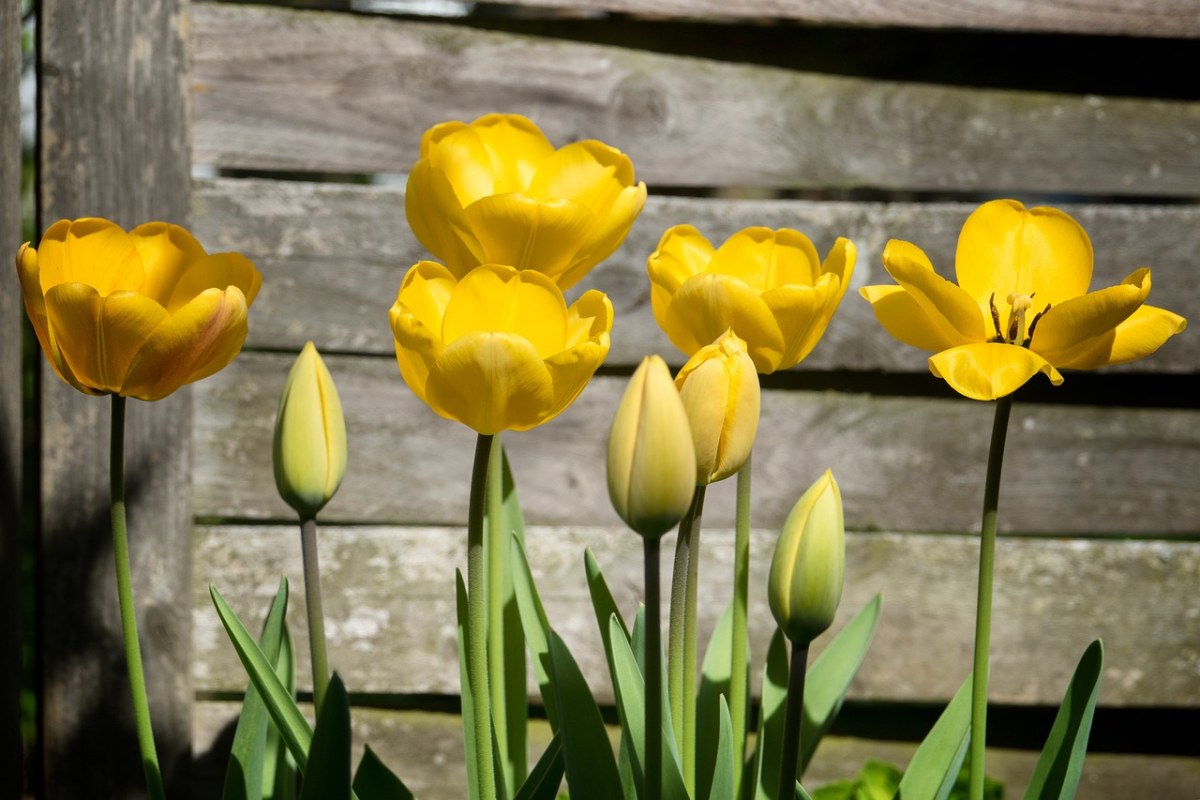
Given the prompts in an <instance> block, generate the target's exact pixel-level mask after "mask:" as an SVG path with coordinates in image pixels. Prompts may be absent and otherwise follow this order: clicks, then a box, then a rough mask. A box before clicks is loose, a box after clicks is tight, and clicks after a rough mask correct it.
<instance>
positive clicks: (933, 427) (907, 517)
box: [193, 352, 1200, 537]
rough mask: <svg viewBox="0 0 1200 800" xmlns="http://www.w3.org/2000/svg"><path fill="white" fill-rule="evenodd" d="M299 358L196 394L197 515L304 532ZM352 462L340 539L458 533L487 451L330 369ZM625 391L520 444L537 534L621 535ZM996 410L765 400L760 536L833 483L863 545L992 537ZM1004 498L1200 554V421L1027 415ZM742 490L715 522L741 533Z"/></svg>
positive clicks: (351, 369)
mask: <svg viewBox="0 0 1200 800" xmlns="http://www.w3.org/2000/svg"><path fill="white" fill-rule="evenodd" d="M291 361H292V356H290V355H288V354H282V353H253V352H251V353H243V354H242V355H241V356H240V357H239V358H237V359H236V360H235V361H234V362H233V364H231V365H230V366H229V367H227V368H226V369H225V370H224V371H222V372H221V373H220V374H218V375H216V376H213V377H212V378H210V379H207V380H205V381H202V382H201V383H199V384H197V389H196V392H195V403H196V413H195V423H194V437H195V443H194V452H195V455H194V482H193V487H194V504H195V508H196V513H197V514H198V515H199V516H200V517H202V518H203V517H209V518H222V519H278V520H290V519H292V518H293V513H292V512H291V511H290V510H289V509H288V508H287V507H286V506H285V505H284V504H283V501H281V500H280V499H279V498H278V496H277V494H276V491H275V485H274V481H273V480H272V467H271V440H272V436H273V431H274V417H275V409H276V405H277V403H278V396H279V392H280V391H281V390H282V387H283V382H284V380H285V378H286V376H287V373H288V370H289V369H290V365H291ZM326 362H327V363H328V364H329V368H330V370H331V371H332V374H333V376H334V379H335V381H336V382H337V385H338V388H339V392H340V394H341V398H342V404H343V407H344V409H345V414H346V425H347V430H348V435H349V443H350V462H349V467H348V471H347V474H346V479H345V481H344V483H343V484H342V488H341V491H340V492H339V494H338V495H337V497H335V498H334V500H333V501H332V502H331V503H330V504H329V505H328V506H327V507H326V509H325V510H324V511H323V512H322V517H323V518H324V519H326V520H327V521H329V522H338V521H351V522H395V523H402V524H427V523H434V524H451V525H454V524H459V523H460V522H462V521H463V520H465V514H466V508H467V488H468V487H467V483H468V476H469V474H470V465H471V458H472V455H471V454H472V452H473V449H474V441H475V435H474V433H473V432H472V431H470V430H469V429H468V428H466V427H465V426H463V425H460V424H458V423H454V422H450V421H447V420H443V419H441V418H439V417H437V416H436V415H434V413H433V412H432V411H430V410H429V408H428V407H426V406H425V405H424V404H423V403H421V402H420V401H419V400H418V399H417V398H416V397H415V395H413V394H412V393H411V392H410V390H409V389H408V387H407V386H405V385H404V382H403V381H402V380H401V378H400V374H399V369H398V368H397V366H396V363H395V359H394V358H380V357H350V356H330V357H328V358H327V359H326ZM624 385H625V381H624V379H622V378H617V377H605V376H600V377H597V378H595V379H593V381H592V382H591V384H590V385H589V386H588V387H587V389H586V390H585V391H584V392H583V394H582V395H581V396H580V398H579V399H578V400H577V401H576V402H575V403H574V404H573V405H572V406H571V407H570V408H568V409H567V410H566V411H565V412H564V413H563V414H562V415H561V416H559V417H558V418H556V419H554V420H552V421H551V422H549V423H547V424H546V425H543V426H541V427H539V428H536V429H534V430H532V431H528V432H525V433H510V434H507V435H506V436H505V443H506V446H507V447H508V449H509V452H510V455H511V457H512V461H513V469H514V470H515V472H516V476H517V480H518V485H519V486H520V489H521V494H522V497H523V502H524V504H525V508H526V511H527V514H528V517H529V519H530V520H531V521H532V522H534V523H539V524H568V525H616V524H618V523H619V519H618V518H617V516H616V514H615V513H614V512H613V510H612V507H611V505H610V504H609V500H608V491H607V488H606V486H607V484H606V479H605V474H604V469H605V465H604V453H605V448H606V447H607V439H608V429H609V426H610V424H611V420H612V415H613V412H614V411H615V409H616V406H617V402H618V400H619V399H620V394H621V392H622V391H624ZM990 427H991V408H990V406H988V405H987V404H984V403H977V402H974V401H969V400H964V399H962V398H955V399H947V400H940V399H921V398H905V397H878V396H870V395H862V394H845V393H838V392H793V391H785V390H768V391H766V392H765V393H764V397H763V403H762V418H761V422H760V433H759V439H758V443H757V446H756V451H755V456H754V466H753V469H754V520H755V524H758V525H762V526H764V527H772V526H777V525H780V524H782V522H783V520H784V518H785V517H786V516H787V513H788V512H789V511H790V510H791V507H792V505H793V504H794V503H795V501H796V499H797V498H798V497H799V496H800V494H801V493H802V492H803V490H804V489H805V488H807V486H808V485H809V484H810V483H811V482H812V481H813V480H815V479H816V477H817V476H818V475H819V474H820V473H821V471H822V470H824V469H825V468H827V467H828V468H832V469H833V470H834V473H835V474H836V475H837V476H838V479H839V482H840V483H841V486H842V492H843V495H844V497H845V504H846V519H847V524H848V525H849V526H850V527H851V528H856V529H874V530H909V531H950V532H963V531H972V530H977V529H978V525H979V513H980V512H979V509H980V503H981V498H982V491H983V489H982V487H983V478H984V466H985V462H986V459H987V446H988V432H989V431H990ZM1010 428H1011V431H1010V435H1009V439H1008V454H1007V457H1006V464H1005V469H1006V471H1005V475H1004V482H1003V486H1002V493H1001V501H1000V502H1001V513H1000V525H1001V528H1002V530H1005V531H1015V532H1025V533H1050V534H1056V535H1066V534H1128V533H1136V534H1149V535H1163V536H1185V537H1187V536H1195V535H1196V534H1197V530H1198V529H1197V521H1198V520H1200V494H1198V493H1197V492H1196V476H1197V475H1200V411H1197V410H1174V409H1129V408H1096V407H1090V406H1065V405H1038V404H1032V403H1018V404H1017V405H1016V409H1015V411H1014V415H1013V420H1012V422H1011V425H1010ZM733 494H734V487H733V481H727V482H725V483H722V484H719V485H717V486H714V487H712V488H711V489H710V491H709V493H708V500H707V504H706V508H705V519H706V520H708V521H709V522H711V524H714V525H732V520H733V505H734V503H733Z"/></svg>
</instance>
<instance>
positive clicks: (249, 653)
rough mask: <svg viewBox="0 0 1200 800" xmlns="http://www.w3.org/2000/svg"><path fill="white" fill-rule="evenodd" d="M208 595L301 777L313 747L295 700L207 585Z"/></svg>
mask: <svg viewBox="0 0 1200 800" xmlns="http://www.w3.org/2000/svg"><path fill="white" fill-rule="evenodd" d="M208 592H209V594H210V595H211V596H212V601H213V605H215V606H216V608H217V614H218V615H219V616H220V617H221V624H222V625H224V626H225V631H226V633H228V634H229V639H230V641H232V642H233V648H234V650H236V651H237V654H238V658H240V659H241V661H242V666H243V667H245V669H246V672H247V674H249V676H250V680H251V681H253V682H254V687H255V688H256V689H258V693H259V694H260V695H261V696H262V698H263V703H264V704H265V705H266V707H267V711H269V712H270V714H271V719H272V720H273V721H274V722H275V727H277V728H278V729H279V733H280V735H281V736H282V737H283V740H284V742H286V743H287V746H288V750H289V751H290V752H291V754H292V758H294V759H296V765H297V766H298V767H299V768H300V772H301V774H303V773H304V770H305V768H306V767H307V766H308V748H309V746H310V745H311V744H312V728H310V727H309V725H308V720H306V719H305V718H304V715H303V714H301V713H300V707H299V706H297V705H296V700H295V698H293V697H292V695H291V693H290V692H288V690H287V689H285V688H284V686H283V683H282V682H281V681H280V680H279V676H277V675H276V674H275V665H274V664H273V663H272V662H271V661H269V660H268V659H267V657H266V656H265V655H263V652H262V650H260V649H259V648H258V645H257V644H256V643H255V641H254V638H253V637H252V636H250V632H249V631H247V630H246V626H245V625H243V624H242V621H241V620H240V619H238V617H237V614H234V613H233V609H231V608H230V607H229V604H228V603H226V602H225V598H224V597H221V593H220V592H218V591H217V587H216V586H214V585H212V584H210V585H209V587H208Z"/></svg>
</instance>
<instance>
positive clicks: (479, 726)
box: [467, 433, 499, 800]
mask: <svg viewBox="0 0 1200 800" xmlns="http://www.w3.org/2000/svg"><path fill="white" fill-rule="evenodd" d="M495 440H496V437H495V436H491V435H488V434H483V433H481V434H479V439H478V440H477V441H476V443H475V463H474V466H473V468H472V470H471V500H470V508H469V510H468V512H467V645H468V651H467V652H468V657H467V682H468V684H469V686H470V692H471V700H472V702H473V703H474V706H475V711H474V724H475V752H474V753H469V754H468V756H467V757H468V758H474V759H475V765H476V766H475V779H476V780H477V781H478V786H477V787H476V788H477V789H478V791H477V792H476V795H475V797H476V798H477V800H495V797H496V773H495V771H494V770H495V762H494V760H493V755H492V709H491V705H492V704H491V697H490V696H489V695H488V657H487V627H488V626H487V623H488V617H487V611H488V609H487V593H486V590H485V588H484V587H485V584H486V579H487V574H486V572H485V562H484V553H483V511H484V504H485V503H486V501H487V473H488V463H489V462H490V461H491V453H492V444H493V442H494V441H495ZM496 449H499V447H498V446H497V448H496Z"/></svg>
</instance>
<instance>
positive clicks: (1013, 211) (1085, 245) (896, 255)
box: [861, 200, 1187, 400]
mask: <svg viewBox="0 0 1200 800" xmlns="http://www.w3.org/2000/svg"><path fill="white" fill-rule="evenodd" d="M883 264H884V266H885V267H886V268H887V271H888V273H890V274H891V276H892V277H893V278H895V279H896V281H897V283H899V285H898V286H866V287H864V288H863V289H862V290H861V292H862V296H863V297H865V298H866V299H867V300H869V301H870V302H871V305H872V308H873V309H874V311H875V316H876V317H877V318H878V319H879V321H880V323H882V324H883V327H884V328H886V329H887V331H888V333H890V334H892V335H893V336H895V337H896V338H897V339H899V340H900V341H902V342H904V343H906V344H910V345H912V346H914V347H919V348H921V349H923V350H931V351H935V355H934V356H932V357H931V358H930V359H929V368H930V370H931V371H932V372H933V374H934V375H937V376H938V377H941V378H943V379H945V381H946V382H947V383H949V384H950V386H951V387H953V388H954V390H955V391H957V392H959V393H960V394H962V395H965V396H967V397H970V398H974V399H976V400H994V399H996V398H998V397H1003V396H1005V395H1008V394H1011V393H1012V392H1014V391H1016V390H1017V389H1018V388H1020V387H1021V386H1022V385H1024V384H1025V382H1026V381H1028V380H1029V379H1030V378H1032V377H1033V376H1034V375H1036V374H1038V373H1039V372H1040V373H1043V374H1045V375H1046V376H1047V377H1048V378H1049V379H1050V381H1051V383H1053V384H1055V385H1058V384H1060V383H1062V380H1063V378H1062V375H1061V374H1060V373H1059V370H1060V369H1096V368H1098V367H1103V366H1107V365H1109V364H1121V363H1124V362H1127V361H1133V360H1135V359H1138V358H1142V357H1143V356H1147V355H1149V354H1151V353H1153V352H1154V351H1155V350H1157V349H1158V348H1159V347H1160V346H1161V345H1162V344H1163V342H1165V341H1166V340H1167V339H1168V338H1170V337H1171V336H1174V335H1175V334H1177V333H1179V332H1180V331H1182V330H1183V329H1184V328H1185V327H1186V325H1187V322H1186V320H1184V318H1183V317H1181V316H1179V315H1178V314H1174V313H1172V312H1170V311H1166V310H1164V309H1161V308H1154V307H1152V306H1147V305H1143V303H1144V302H1145V300H1146V297H1147V295H1149V294H1150V270H1148V269H1145V268H1143V269H1139V270H1136V271H1135V272H1133V274H1131V275H1130V276H1129V277H1127V278H1126V279H1125V280H1124V281H1122V282H1121V283H1120V284H1119V285H1117V286H1110V287H1109V288H1107V289H1101V290H1100V291H1096V292H1089V291H1088V287H1089V285H1090V284H1091V280H1092V245H1091V242H1090V241H1089V240H1088V237H1087V234H1086V233H1085V232H1084V230H1083V228H1082V227H1081V226H1080V225H1079V223H1078V222H1076V221H1075V220H1074V219H1072V218H1071V217H1070V216H1068V215H1067V214H1064V213H1063V212H1062V211H1059V210H1058V209H1055V208H1033V209H1028V210H1027V209H1026V208H1025V207H1024V206H1022V205H1021V204H1020V203H1018V202H1017V201H1015V200H993V201H991V202H988V203H984V204H983V205H981V206H980V207H979V208H977V209H976V210H975V211H974V212H973V213H972V214H971V216H970V217H968V218H967V221H966V223H965V224H964V225H963V229H962V233H960V234H959V238H958V251H957V253H956V255H955V269H956V271H957V273H958V285H955V284H954V283H951V282H950V281H948V280H946V279H944V278H942V277H941V276H939V275H938V274H937V273H936V272H934V270H933V265H932V264H931V263H930V261H929V258H928V257H927V256H926V255H925V253H924V252H922V251H921V250H920V249H919V248H917V247H916V246H915V245H912V244H909V243H908V242H902V241H899V240H895V239H893V240H892V241H890V242H888V245H887V247H886V248H885V249H884V251H883Z"/></svg>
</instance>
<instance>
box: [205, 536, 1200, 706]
mask: <svg viewBox="0 0 1200 800" xmlns="http://www.w3.org/2000/svg"><path fill="white" fill-rule="evenodd" d="M776 536H777V534H776V533H775V532H772V531H769V530H764V529H761V528H756V529H754V531H753V533H752V535H751V553H750V563H751V568H750V573H751V574H750V586H751V587H752V590H751V595H750V607H749V613H748V617H749V620H750V633H751V640H752V644H753V647H752V649H753V652H754V653H755V654H757V659H758V660H759V663H761V659H762V657H763V655H764V653H765V652H766V642H767V640H768V637H769V635H770V633H771V631H773V630H774V620H773V618H772V616H771V612H770V610H769V609H768V607H767V599H766V592H765V587H766V573H767V569H768V567H769V564H770V559H771V553H772V552H773V550H774V546H775V538H776ZM319 539H320V549H321V568H322V578H321V580H322V587H323V600H324V607H325V627H326V633H327V635H328V637H329V640H330V650H329V652H330V662H331V667H332V668H334V669H338V670H339V671H340V672H341V674H342V675H343V676H344V677H345V679H346V683H347V685H348V687H349V688H350V689H351V691H355V692H371V693H382V694H393V693H395V694H438V695H454V694H457V693H458V670H457V668H456V667H455V666H454V665H455V663H456V658H457V645H456V638H455V636H456V634H455V622H454V620H455V611H454V570H455V568H459V569H462V568H463V567H464V565H465V558H466V556H465V552H466V537H465V533H464V531H463V529H461V528H383V527H336V526H325V527H324V528H323V529H322V530H321V533H320V536H319ZM702 540H703V544H702V551H701V552H702V557H701V581H703V582H704V585H706V586H708V587H711V588H709V589H705V590H702V591H701V592H700V611H699V627H700V629H701V634H700V635H701V637H702V638H701V641H707V637H708V632H709V631H710V630H711V629H712V626H713V625H714V623H715V621H716V619H717V618H718V617H719V615H720V613H721V611H722V609H723V608H724V606H725V605H726V603H727V602H728V600H727V598H728V597H729V589H728V588H727V587H728V586H729V585H730V582H731V580H732V578H731V576H732V572H733V567H732V563H733V553H732V551H733V546H732V541H733V536H732V533H731V531H730V530H728V529H711V530H705V531H704V533H703V535H702ZM194 542H195V548H194V556H195V557H194V581H193V583H194V586H195V589H194V594H193V600H194V604H193V609H194V613H193V648H194V651H195V662H194V676H193V678H194V682H195V686H196V687H197V691H231V690H232V691H238V690H240V689H241V687H242V686H243V685H244V683H245V678H244V674H243V673H242V670H241V667H240V665H239V664H238V662H237V659H236V656H235V655H234V653H233V650H232V647H231V646H230V644H229V642H228V640H227V638H226V635H225V633H224V630H223V629H222V628H221V625H220V622H219V620H218V618H217V615H216V613H215V611H213V609H212V604H211V601H210V600H209V597H208V585H209V584H210V583H215V584H216V585H217V586H218V587H219V588H220V590H221V592H222V594H223V595H224V596H225V597H226V599H227V600H228V601H229V602H230V604H231V605H232V606H233V608H234V609H235V610H237V611H238V612H239V613H240V614H241V615H243V618H244V619H245V620H247V624H248V625H250V626H252V627H253V626H257V625H258V624H259V620H261V618H262V615H263V614H265V611H266V608H267V606H268V605H269V603H270V599H271V597H272V596H273V595H274V592H275V589H276V587H277V584H278V580H279V575H281V574H283V575H287V576H288V577H289V579H290V581H291V585H292V587H293V592H294V594H293V598H294V599H293V603H292V606H293V607H292V611H291V613H290V617H289V621H290V624H291V625H292V628H293V634H294V639H295V642H296V647H297V653H298V655H297V659H298V663H299V664H300V665H301V666H300V673H301V677H300V681H301V683H302V684H303V685H308V680H309V679H308V678H307V677H306V674H307V673H308V666H307V664H308V656H307V654H306V653H307V651H306V649H305V643H306V642H307V635H306V634H305V633H304V631H305V625H304V614H303V600H302V596H303V584H302V583H301V566H300V552H299V543H298V537H297V536H296V533H295V528H294V527H292V526H271V527H268V526H258V527H254V526H241V525H239V526H228V527H226V526H201V527H199V528H198V529H197V531H196V534H195V537H194ZM673 542H674V536H673V535H671V537H670V538H669V539H668V540H667V541H666V543H665V546H664V551H665V552H666V553H670V552H671V551H672V548H673ZM588 547H590V548H591V549H592V551H593V552H594V553H595V556H596V559H597V561H598V562H599V564H600V565H601V567H602V569H603V570H604V572H605V575H606V578H607V580H608V583H609V585H610V587H611V588H612V591H613V594H614V597H615V598H616V601H617V603H618V606H619V607H620V608H621V609H622V611H623V613H624V614H626V615H631V614H632V613H633V611H634V609H635V608H636V604H637V603H638V602H639V601H640V600H641V598H642V594H641V585H642V580H641V570H642V564H641V558H640V547H641V541H640V540H639V539H638V537H637V536H636V535H635V534H633V533H631V532H629V531H626V530H623V529H621V528H596V527H593V528H588V527H583V526H576V527H540V526H534V527H531V528H530V530H529V531H528V535H527V549H528V552H529V561H530V565H531V567H532V569H533V572H534V576H535V580H536V581H537V582H538V586H539V589H540V592H541V596H542V600H543V603H544V604H545V606H546V613H547V615H548V617H549V620H550V623H551V625H552V626H554V628H555V629H556V630H558V631H559V633H560V635H561V636H562V637H563V639H564V641H566V642H567V643H568V645H569V646H570V647H571V649H572V652H573V653H574V654H575V655H576V657H577V659H578V660H579V663H580V666H581V669H582V670H583V672H584V674H585V675H586V676H588V678H589V680H590V682H591V683H592V685H593V687H594V690H595V691H596V693H597V694H598V696H600V697H603V698H606V699H611V697H612V693H611V689H610V688H609V687H608V672H607V666H606V664H605V661H604V657H603V654H602V652H601V648H600V642H599V636H598V633H597V628H596V622H595V617H594V616H593V613H592V610H591V604H590V600H589V599H588V592H587V587H586V584H585V581H584V573H583V553H584V549H585V548H588ZM978 547H979V543H978V539H977V538H976V537H972V536H950V535H918V534H893V533H851V534H848V535H847V544H846V551H847V555H846V579H845V580H846V584H845V586H846V589H845V594H844V596H843V600H842V604H841V608H840V610H839V614H838V618H837V620H836V621H835V624H834V629H835V630H836V629H838V628H840V627H841V625H842V624H844V623H845V621H846V619H847V618H848V617H849V616H850V615H852V614H853V613H854V612H856V611H857V610H858V609H860V608H861V607H862V606H863V605H864V604H866V603H867V602H868V601H869V600H870V599H871V598H872V597H873V596H874V595H875V594H876V593H878V592H883V594H884V611H883V616H882V619H881V621H880V625H879V629H878V632H877V634H876V637H875V642H874V644H873V646H872V650H871V653H870V654H868V657H867V659H866V660H865V661H864V663H863V667H862V670H861V671H860V673H859V676H858V677H857V678H856V680H855V682H854V685H853V687H852V689H851V697H853V698H855V699H858V700H879V701H944V700H947V699H948V698H949V697H950V696H951V695H953V694H954V691H955V690H956V689H957V688H958V685H959V684H960V683H961V681H962V680H963V677H964V676H965V675H966V673H967V672H968V671H969V670H970V665H971V648H972V641H973V630H974V613H975V604H974V602H973V599H974V596H975V588H974V587H975V576H976V571H977V561H978ZM669 560H670V559H669V557H667V558H665V559H664V564H663V570H664V580H665V581H666V582H667V583H669V574H670V567H669V564H668V563H666V562H669ZM996 563H997V566H996V587H995V618H994V625H993V630H992V653H993V655H992V683H991V697H992V699H993V700H994V701H995V702H1000V703H1010V704H1019V705H1038V704H1041V705H1057V704H1058V702H1059V701H1060V700H1061V697H1062V693H1063V691H1064V688H1065V686H1066V684H1067V681H1068V680H1069V678H1070V675H1071V671H1072V670H1073V669H1074V667H1075V664H1076V662H1077V661H1078V659H1079V656H1080V654H1081V653H1082V652H1083V650H1084V648H1085V647H1087V645H1088V643H1089V642H1091V641H1092V640H1093V639H1095V638H1097V637H1100V638H1103V640H1104V643H1105V677H1104V685H1103V689H1102V692H1101V695H1100V703H1101V704H1102V705H1105V706H1171V707H1174V706H1184V707H1189V708H1195V707H1200V696H1198V695H1197V694H1196V692H1195V687H1196V685H1197V681H1198V680H1200V598H1198V597H1197V595H1196V593H1195V591H1194V587H1195V584H1196V580H1197V577H1198V576H1200V543H1196V542H1150V541H1128V540H1123V541H1106V540H1090V541H1079V540H1075V541H1072V540H1039V539H1028V538H1013V539H1009V538H1002V539H1001V540H1000V542H999V547H998V549H997V562H996ZM664 594H665V593H664ZM827 641H828V637H827V636H824V637H821V639H819V640H818V642H817V643H816V644H814V648H815V649H820V648H823V647H824V646H825V642H827ZM757 672H758V670H757V669H756V673H757ZM530 690H531V692H536V687H535V685H534V684H533V683H532V681H531V685H530Z"/></svg>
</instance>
